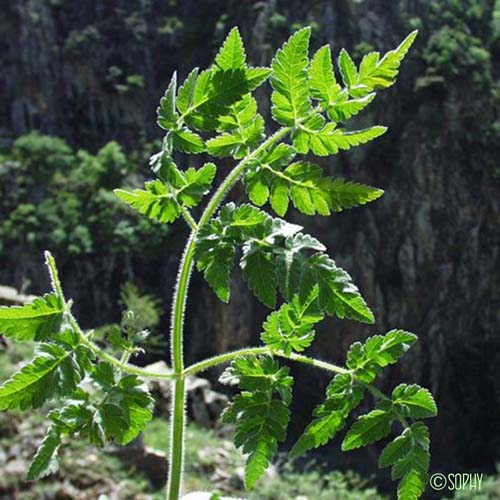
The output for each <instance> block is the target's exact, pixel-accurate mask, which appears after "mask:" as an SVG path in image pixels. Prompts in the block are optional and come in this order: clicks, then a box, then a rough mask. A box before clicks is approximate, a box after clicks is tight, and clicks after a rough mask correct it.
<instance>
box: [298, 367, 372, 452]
mask: <svg viewBox="0 0 500 500" xmlns="http://www.w3.org/2000/svg"><path fill="white" fill-rule="evenodd" d="M363 393H364V391H363V388H362V387H360V386H358V385H355V383H354V379H353V378H352V376H351V375H350V374H347V373H346V374H340V375H336V376H335V378H334V379H333V380H332V381H331V382H330V384H329V386H328V388H327V390H326V400H325V402H324V403H323V404H321V405H319V406H318V407H316V409H315V410H314V420H313V421H312V422H311V423H310V424H309V425H308V426H307V428H306V429H305V431H304V433H303V434H302V436H300V438H299V439H298V441H297V442H296V443H295V445H294V447H293V448H292V451H291V452H290V453H291V456H292V457H297V456H299V455H303V454H304V453H305V452H307V451H309V450H311V449H313V448H318V447H319V446H322V445H325V444H326V443H328V441H330V440H331V439H333V438H334V437H335V435H336V434H337V432H338V431H339V430H341V429H342V428H343V427H344V425H345V423H346V419H347V417H348V416H349V413H350V412H351V411H352V410H353V409H354V408H356V406H358V404H359V403H360V402H361V400H362V398H363Z"/></svg>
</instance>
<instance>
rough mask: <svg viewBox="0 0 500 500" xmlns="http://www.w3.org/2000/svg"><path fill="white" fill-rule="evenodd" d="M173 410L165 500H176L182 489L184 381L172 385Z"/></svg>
mask: <svg viewBox="0 0 500 500" xmlns="http://www.w3.org/2000/svg"><path fill="white" fill-rule="evenodd" d="M172 389H173V391H172V393H173V396H172V397H173V401H174V402H173V408H172V411H171V414H170V454H169V456H170V460H169V475H168V486H167V500H178V499H179V495H180V491H181V487H182V472H183V467H184V429H185V423H186V422H185V421H186V414H185V409H184V408H185V398H186V389H185V379H184V378H179V379H177V380H176V381H175V382H174V383H173V384H172Z"/></svg>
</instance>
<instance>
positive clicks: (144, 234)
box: [0, 132, 168, 256]
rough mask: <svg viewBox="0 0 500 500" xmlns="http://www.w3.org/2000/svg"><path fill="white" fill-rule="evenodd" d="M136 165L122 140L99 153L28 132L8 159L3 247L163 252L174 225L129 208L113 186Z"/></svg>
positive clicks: (3, 167) (0, 229)
mask: <svg viewBox="0 0 500 500" xmlns="http://www.w3.org/2000/svg"><path fill="white" fill-rule="evenodd" d="M136 172H137V168H133V167H132V162H131V161H130V160H128V159H127V157H126V156H125V154H124V153H123V151H122V149H121V147H120V146H119V145H118V144H117V143H115V142H110V143H108V144H106V145H105V146H103V147H102V148H101V149H100V150H99V151H98V152H97V154H96V155H93V154H91V153H89V152H88V151H84V150H79V151H74V150H73V149H72V148H71V147H70V146H69V145H68V144H67V143H66V142H65V141H64V140H63V139H60V138H57V137H50V136H44V135H41V134H39V133H37V132H33V133H30V134H28V135H24V136H21V137H20V138H18V139H17V140H16V141H15V142H14V144H13V146H12V148H11V149H10V150H8V151H7V152H6V154H5V158H4V160H3V161H2V162H1V163H0V181H1V182H0V186H1V187H0V193H1V198H2V204H1V207H0V210H1V215H2V217H1V222H0V253H2V250H3V249H5V248H9V249H11V251H12V249H15V248H22V247H28V248H30V249H32V250H33V251H35V252H42V251H43V250H44V249H45V248H47V247H50V248H51V249H52V250H53V251H54V252H56V253H59V252H60V253H62V254H64V255H69V256H72V255H75V256H76V255H79V256H81V255H91V254H99V255H102V254H104V255H106V254H107V255H112V256H116V255H121V256H126V255H128V256H132V255H141V254H144V253H145V254H148V255H152V254H154V253H155V251H156V252H158V253H159V247H160V245H161V242H162V240H163V239H164V237H165V235H166V234H167V232H168V229H167V228H166V227H164V226H161V225H159V224H157V223H154V222H151V221H148V220H146V219H143V218H139V217H136V216H134V214H131V213H130V212H128V211H126V210H124V208H123V206H122V204H121V203H120V202H119V201H118V200H117V199H116V197H115V196H114V195H113V193H112V189H113V188H115V187H116V186H117V185H122V184H127V183H129V182H132V177H133V174H135V173H136ZM3 179H5V182H4V181H3ZM7 179H8V181H7ZM103 249H105V252H103Z"/></svg>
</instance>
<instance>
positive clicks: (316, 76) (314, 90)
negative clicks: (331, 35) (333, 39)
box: [309, 45, 341, 108]
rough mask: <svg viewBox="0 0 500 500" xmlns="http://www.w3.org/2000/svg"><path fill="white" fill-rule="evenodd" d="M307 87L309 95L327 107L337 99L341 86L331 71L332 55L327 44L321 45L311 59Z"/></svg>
mask: <svg viewBox="0 0 500 500" xmlns="http://www.w3.org/2000/svg"><path fill="white" fill-rule="evenodd" d="M309 88H310V91H311V97H313V98H314V99H317V100H318V101H320V102H321V103H322V104H324V105H325V106H326V107H327V108H328V107H329V106H330V105H332V104H333V103H335V101H336V100H337V98H338V96H339V94H340V91H341V87H340V85H339V84H338V83H337V80H336V78H335V73H334V72H333V65H332V55H331V51H330V46H329V45H324V46H323V47H321V48H320V49H319V50H318V51H317V52H316V54H314V57H313V58H312V60H311V65H310V66H309Z"/></svg>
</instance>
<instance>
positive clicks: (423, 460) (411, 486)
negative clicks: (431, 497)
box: [379, 422, 430, 500]
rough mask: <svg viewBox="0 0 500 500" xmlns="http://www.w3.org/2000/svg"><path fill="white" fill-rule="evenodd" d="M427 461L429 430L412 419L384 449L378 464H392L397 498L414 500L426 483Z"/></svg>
mask: <svg viewBox="0 0 500 500" xmlns="http://www.w3.org/2000/svg"><path fill="white" fill-rule="evenodd" d="M429 460H430V455H429V431H428V429H427V427H426V426H425V425H424V424H423V423H421V422H416V423H414V424H412V425H411V426H410V427H407V428H406V429H405V430H404V431H403V433H402V434H401V435H400V436H398V437H397V438H395V439H394V440H393V441H391V442H390V443H389V444H388V445H387V446H386V447H385V448H384V450H383V451H382V454H381V455H380V459H379V467H389V466H392V478H393V479H401V481H400V483H399V487H398V499H400V500H417V499H418V498H420V497H421V496H422V494H423V492H424V490H425V487H426V486H427V482H428V475H427V472H428V469H429Z"/></svg>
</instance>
